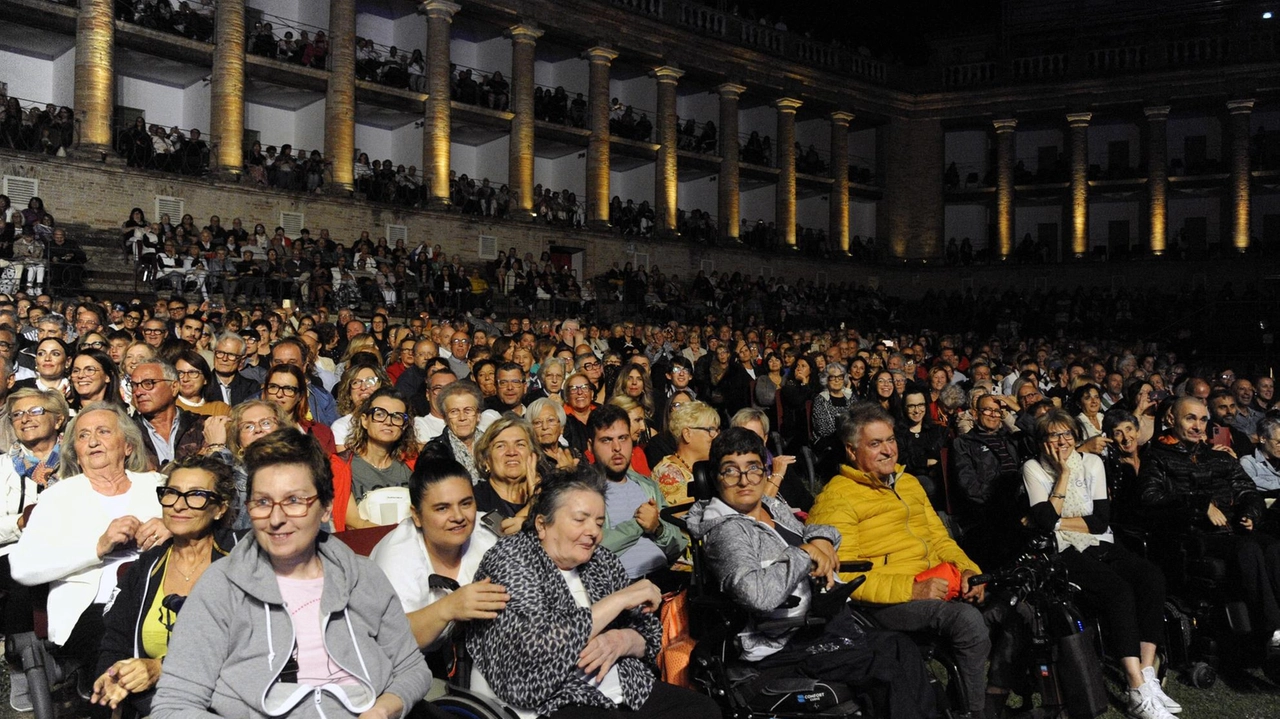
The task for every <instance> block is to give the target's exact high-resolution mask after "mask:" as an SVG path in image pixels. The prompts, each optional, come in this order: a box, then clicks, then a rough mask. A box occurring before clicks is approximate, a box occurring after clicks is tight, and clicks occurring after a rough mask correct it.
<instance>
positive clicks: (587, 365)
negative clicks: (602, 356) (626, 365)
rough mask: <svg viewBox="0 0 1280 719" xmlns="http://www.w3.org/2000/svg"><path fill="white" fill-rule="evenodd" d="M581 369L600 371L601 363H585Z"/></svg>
mask: <svg viewBox="0 0 1280 719" xmlns="http://www.w3.org/2000/svg"><path fill="white" fill-rule="evenodd" d="M619 364H621V363H619ZM581 369H600V363H599V362H583V363H582V367H581Z"/></svg>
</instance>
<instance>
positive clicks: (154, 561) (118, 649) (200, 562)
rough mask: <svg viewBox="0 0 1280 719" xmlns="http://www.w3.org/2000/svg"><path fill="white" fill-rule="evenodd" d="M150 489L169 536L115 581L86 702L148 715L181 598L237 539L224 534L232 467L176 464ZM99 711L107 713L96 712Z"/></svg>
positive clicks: (231, 514)
mask: <svg viewBox="0 0 1280 719" xmlns="http://www.w3.org/2000/svg"><path fill="white" fill-rule="evenodd" d="M166 474H167V475H168V476H167V478H166V479H165V483H164V485H163V486H160V487H157V488H156V497H157V498H158V499H159V500H160V507H161V512H162V515H161V520H162V521H163V522H164V526H165V527H166V528H167V529H168V530H169V532H170V534H172V535H173V538H172V539H170V540H169V541H167V542H165V543H163V544H161V545H159V546H156V547H153V548H152V549H149V550H147V551H146V552H144V553H143V554H142V555H141V556H140V557H138V559H137V561H135V562H134V563H133V565H132V566H130V567H129V569H128V570H127V571H126V573H125V575H124V578H123V579H121V580H120V584H119V591H118V593H117V594H116V596H115V598H114V600H113V601H112V604H111V609H110V610H109V611H108V612H107V613H106V614H105V615H104V616H103V623H104V626H105V633H104V634H103V636H102V645H101V650H100V653H99V655H98V665H97V671H96V674H97V676H98V679H97V681H95V682H94V684H93V702H94V704H97V705H99V706H101V707H106V708H108V709H110V710H114V709H115V708H116V707H117V706H119V705H120V704H121V703H122V702H123V703H124V704H126V705H127V706H129V707H130V708H132V709H133V710H135V711H136V712H137V714H138V715H139V716H146V715H147V714H149V713H150V707H151V698H152V696H153V695H154V693H155V692H154V689H155V685H156V682H157V681H159V679H160V672H161V661H162V660H163V659H164V656H165V654H166V653H167V652H168V649H169V637H170V635H171V634H172V633H173V628H174V626H175V624H176V621H177V615H178V613H179V610H180V609H181V607H182V604H183V602H184V600H185V599H186V597H187V595H188V594H190V593H191V590H192V588H193V587H195V583H196V581H198V580H199V579H200V575H202V574H204V571H205V570H206V569H208V568H209V565H211V564H212V563H213V562H215V561H217V560H219V559H221V558H222V557H225V556H226V555H227V554H228V553H229V552H230V551H231V548H232V547H234V546H235V544H236V542H237V541H238V538H237V537H236V536H235V535H234V534H233V533H232V532H231V524H232V522H233V521H234V519H235V515H236V512H237V509H238V508H239V502H238V501H237V494H236V487H235V480H234V478H233V475H232V471H231V467H230V466H229V465H227V464H226V463H224V462H222V461H220V460H218V459H217V458H214V457H207V456H195V457H189V458H187V459H184V460H181V461H179V462H175V463H174V464H173V465H172V466H171V467H170V468H169V470H168V472H167V473H166ZM95 711H100V712H101V713H106V710H105V709H103V710H97V709H96V708H95Z"/></svg>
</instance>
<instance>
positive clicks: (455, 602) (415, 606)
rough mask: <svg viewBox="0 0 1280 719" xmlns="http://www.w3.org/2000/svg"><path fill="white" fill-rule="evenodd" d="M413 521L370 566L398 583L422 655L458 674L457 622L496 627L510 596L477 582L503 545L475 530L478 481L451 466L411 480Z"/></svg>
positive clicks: (429, 467) (427, 468)
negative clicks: (453, 648) (452, 646)
mask: <svg viewBox="0 0 1280 719" xmlns="http://www.w3.org/2000/svg"><path fill="white" fill-rule="evenodd" d="M409 496H410V497H411V498H412V500H413V509H412V510H411V513H410V515H409V518H408V519H406V520H404V521H403V522H401V523H400V524H399V525H398V526H397V527H396V528H395V529H393V530H391V533H390V534H388V535H387V536H385V537H383V538H382V541H380V542H378V546H376V547H374V548H373V552H372V553H371V554H370V555H369V558H370V559H372V560H373V562H374V564H377V565H378V566H379V567H380V568H381V569H382V571H383V572H384V573H385V574H386V575H387V578H388V579H390V580H391V586H392V588H394V589H395V590H396V595H397V596H398V597H400V604H401V605H402V606H403V607H404V611H405V614H407V615H408V617H409V628H410V629H412V630H413V638H414V639H415V640H416V641H417V642H418V647H419V648H420V649H422V650H423V651H424V653H426V654H427V663H428V664H430V665H431V667H432V670H433V673H435V674H436V675H437V676H445V675H447V674H448V672H449V670H451V669H452V667H451V666H450V664H451V663H452V661H451V660H452V658H453V657H452V652H450V651H448V640H449V639H450V638H451V637H452V636H453V635H454V633H455V627H456V626H457V623H458V622H467V621H471V620H473V619H493V618H495V617H497V616H498V614H497V613H498V612H500V611H502V609H503V607H505V606H506V605H507V599H508V596H507V591H506V589H505V588H503V587H502V586H500V585H498V584H494V583H493V582H492V581H491V580H488V579H485V580H483V581H480V582H474V581H473V579H474V577H475V573H476V568H477V567H479V566H480V559H481V558H482V557H483V556H484V553H485V552H487V551H489V548H490V547H492V546H493V545H494V544H495V543H496V542H497V541H498V538H497V537H496V536H495V535H494V534H493V533H492V532H490V531H489V530H487V529H484V528H478V527H477V525H476V498H475V493H474V491H473V490H472V487H471V476H470V475H469V474H467V470H466V468H465V467H463V466H462V465H460V464H458V463H457V462H456V461H454V460H452V459H440V460H438V461H435V462H421V463H419V464H418V466H417V467H416V468H415V469H414V471H413V476H412V477H410V478H409Z"/></svg>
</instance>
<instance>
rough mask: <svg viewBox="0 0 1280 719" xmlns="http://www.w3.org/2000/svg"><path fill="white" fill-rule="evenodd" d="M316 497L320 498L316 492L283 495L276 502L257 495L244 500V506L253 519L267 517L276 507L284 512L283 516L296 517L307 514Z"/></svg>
mask: <svg viewBox="0 0 1280 719" xmlns="http://www.w3.org/2000/svg"><path fill="white" fill-rule="evenodd" d="M317 499H320V495H318V494H313V495H311V496H310V497H285V498H284V499H282V500H280V501H278V502H277V501H276V500H274V499H267V498H266V497H258V498H257V499H251V500H249V501H248V502H245V503H244V506H245V509H246V510H247V511H248V512H249V516H250V517H252V518H253V519H267V518H268V517H270V516H271V515H272V514H273V513H274V512H275V511H276V507H279V508H280V511H281V512H284V516H286V517H295V518H296V517H305V516H307V512H309V511H311V505H313V504H315V503H316V500H317Z"/></svg>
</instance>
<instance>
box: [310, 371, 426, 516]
mask: <svg viewBox="0 0 1280 719" xmlns="http://www.w3.org/2000/svg"><path fill="white" fill-rule="evenodd" d="M352 414H353V421H352V422H351V431H350V433H349V434H348V435H347V451H346V452H343V453H342V454H340V455H330V456H331V464H332V465H333V489H334V513H333V522H334V529H335V530H337V531H342V530H341V529H339V527H340V526H342V527H345V528H348V529H359V528H361V527H375V526H378V525H379V524H381V518H380V517H366V516H363V515H362V513H361V511H360V509H359V505H360V502H362V501H363V500H364V499H365V497H366V495H368V494H369V493H370V492H372V491H374V490H377V489H382V488H384V487H408V486H409V475H411V474H412V473H413V467H414V463H415V462H416V461H417V457H418V452H419V451H420V450H421V449H422V447H421V446H420V445H419V444H418V440H417V438H416V436H415V435H414V432H413V415H411V414H409V406H408V404H407V403H406V402H405V401H404V398H403V397H401V396H400V393H399V392H397V391H396V390H395V388H393V387H383V388H381V389H379V390H376V391H375V392H374V393H373V394H371V395H369V397H368V398H367V399H365V400H364V401H363V402H361V403H360V405H359V406H357V407H356V409H355V412H353V413H352ZM396 521H399V519H397V520H396Z"/></svg>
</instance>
